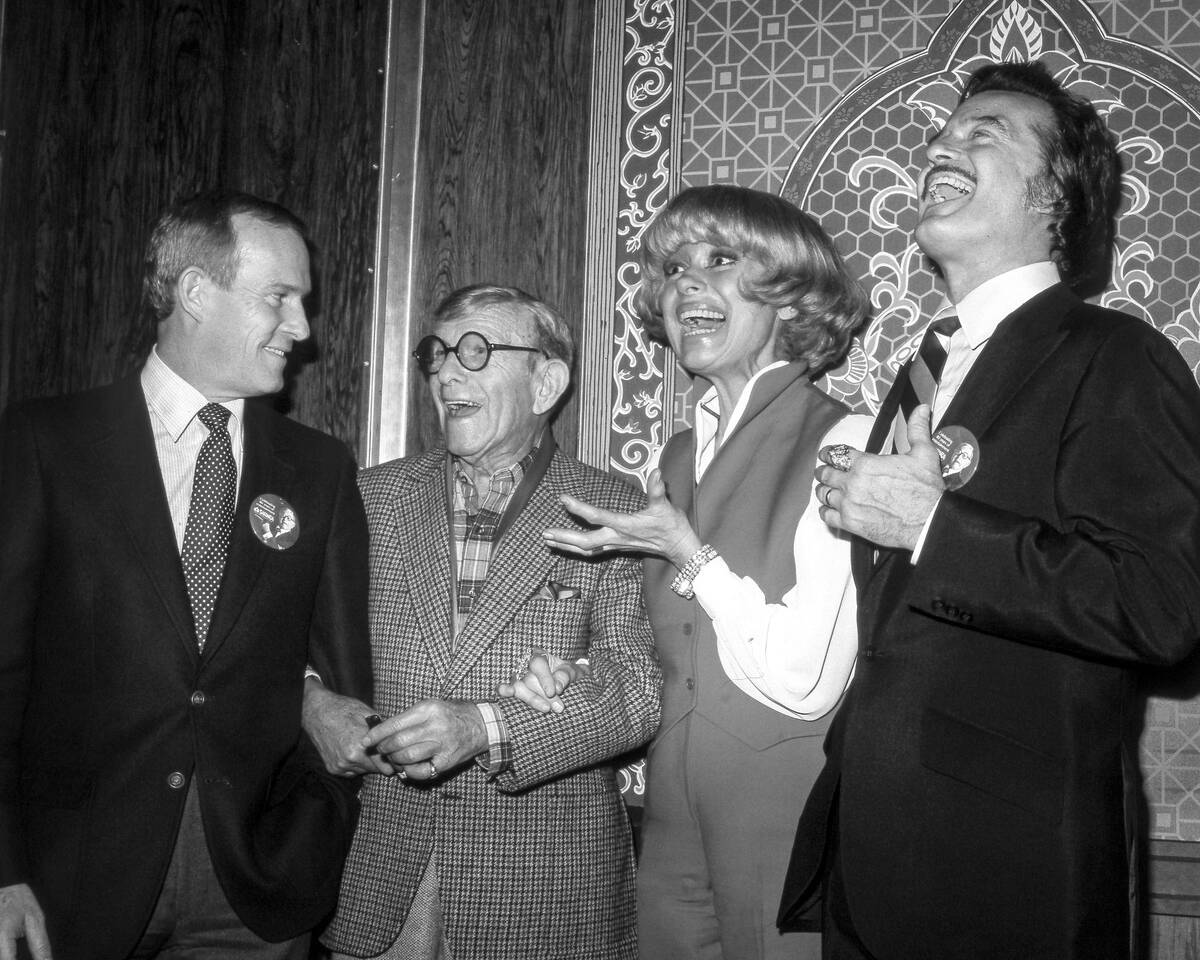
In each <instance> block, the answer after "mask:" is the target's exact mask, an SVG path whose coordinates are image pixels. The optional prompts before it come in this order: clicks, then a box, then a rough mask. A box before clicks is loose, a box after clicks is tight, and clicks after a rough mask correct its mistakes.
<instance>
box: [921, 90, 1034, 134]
mask: <svg viewBox="0 0 1200 960" xmlns="http://www.w3.org/2000/svg"><path fill="white" fill-rule="evenodd" d="M1054 122H1055V119H1054V111H1053V110H1052V109H1051V108H1050V105H1049V104H1048V103H1046V102H1045V101H1043V100H1039V99H1038V98H1037V97H1034V96H1031V95H1029V94H1028V93H1017V92H1015V91H1011V90H984V91H982V92H981V93H977V94H975V95H974V96H972V97H970V98H968V99H966V100H964V101H963V102H962V103H960V104H959V105H958V106H957V107H955V108H954V112H953V113H952V114H951V115H950V119H949V120H948V121H947V122H946V126H945V127H944V128H943V129H949V128H954V127H963V126H978V125H985V126H989V127H995V128H996V130H997V131H998V132H1000V133H1004V134H1007V135H1009V136H1011V137H1016V138H1019V137H1022V136H1036V137H1038V138H1039V139H1040V137H1041V134H1042V131H1043V130H1049V129H1052V128H1053V126H1054Z"/></svg>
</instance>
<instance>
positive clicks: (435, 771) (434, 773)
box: [425, 758, 438, 780]
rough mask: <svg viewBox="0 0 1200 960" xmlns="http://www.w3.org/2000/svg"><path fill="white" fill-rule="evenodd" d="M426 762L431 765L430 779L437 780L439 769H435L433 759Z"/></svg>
mask: <svg viewBox="0 0 1200 960" xmlns="http://www.w3.org/2000/svg"><path fill="white" fill-rule="evenodd" d="M425 762H426V763H428V764H429V779H430V780H436V779H437V775H438V773H437V767H435V766H434V764H433V759H432V758H430V759H429V760H426V761H425Z"/></svg>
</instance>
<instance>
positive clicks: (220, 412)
mask: <svg viewBox="0 0 1200 960" xmlns="http://www.w3.org/2000/svg"><path fill="white" fill-rule="evenodd" d="M196 418H197V419H198V420H199V421H200V422H201V423H202V424H204V425H205V426H206V427H208V432H209V433H215V432H216V431H217V430H218V429H221V430H224V429H225V426H226V424H228V423H229V410H228V409H226V408H225V407H223V406H221V405H220V404H219V403H206V404H205V405H204V406H203V407H201V408H200V412H199V413H197V414H196Z"/></svg>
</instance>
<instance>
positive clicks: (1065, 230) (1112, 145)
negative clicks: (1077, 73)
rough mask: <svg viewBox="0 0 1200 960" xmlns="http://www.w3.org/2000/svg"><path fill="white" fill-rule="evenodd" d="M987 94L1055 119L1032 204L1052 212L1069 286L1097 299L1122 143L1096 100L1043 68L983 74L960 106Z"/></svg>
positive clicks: (993, 68) (1045, 137)
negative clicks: (1018, 99) (1024, 103)
mask: <svg viewBox="0 0 1200 960" xmlns="http://www.w3.org/2000/svg"><path fill="white" fill-rule="evenodd" d="M989 91H996V92H1003V93H1023V94H1025V95H1026V96H1030V97H1034V98H1036V99H1038V100H1041V101H1042V102H1043V103H1045V104H1046V105H1047V106H1048V107H1049V108H1050V109H1051V111H1053V114H1054V124H1053V126H1046V125H1044V124H1042V125H1040V126H1039V128H1038V133H1039V135H1040V138H1041V143H1042V159H1043V160H1044V162H1045V164H1046V169H1045V172H1044V174H1043V177H1044V179H1043V182H1042V183H1040V184H1035V185H1034V189H1035V193H1034V197H1033V198H1034V199H1035V200H1037V201H1039V202H1047V203H1048V204H1049V206H1050V210H1051V214H1052V216H1053V225H1052V226H1051V231H1050V234H1051V237H1050V252H1051V256H1052V257H1053V259H1054V262H1055V263H1056V264H1057V265H1058V272H1059V275H1060V276H1061V277H1062V279H1063V282H1064V283H1065V284H1067V286H1069V287H1071V288H1072V289H1073V290H1074V291H1075V292H1076V293H1078V294H1079V295H1080V296H1084V297H1087V296H1092V295H1093V294H1097V293H1099V292H1100V291H1102V290H1103V289H1104V288H1105V287H1106V286H1107V285H1108V281H1109V278H1110V276H1111V274H1112V258H1113V244H1114V240H1115V238H1116V218H1117V210H1118V209H1119V207H1120V205H1121V158H1120V156H1119V155H1118V153H1117V147H1116V138H1115V137H1114V136H1113V135H1112V134H1111V133H1110V132H1109V130H1108V127H1107V126H1105V123H1104V121H1103V120H1102V119H1101V117H1100V114H1099V113H1097V111H1096V108H1095V107H1094V106H1092V103H1091V101H1090V100H1087V99H1085V98H1084V97H1081V96H1078V95H1077V94H1073V93H1071V92H1070V91H1068V90H1066V89H1065V88H1064V87H1063V86H1062V84H1060V83H1059V82H1058V81H1057V80H1055V79H1054V77H1052V76H1051V75H1050V71H1049V70H1047V69H1046V67H1045V66H1044V65H1043V64H1041V63H1039V62H1037V61H1032V62H1028V63H992V64H988V65H987V66H984V67H980V68H979V69H978V70H976V71H975V72H974V73H973V74H972V75H971V77H970V79H968V80H967V83H966V86H965V87H963V92H962V96H961V98H960V99H959V103H962V102H963V101H966V100H969V99H970V98H971V97H973V96H976V95H977V94H980V93H986V92H989Z"/></svg>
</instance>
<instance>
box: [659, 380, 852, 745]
mask: <svg viewBox="0 0 1200 960" xmlns="http://www.w3.org/2000/svg"><path fill="white" fill-rule="evenodd" d="M847 412H848V411H847V409H846V407H845V406H843V405H842V404H841V403H839V402H838V401H836V400H834V399H832V398H831V397H828V396H826V395H825V394H824V393H822V392H821V391H820V390H818V389H817V388H816V387H814V386H813V385H812V384H811V383H810V382H809V380H808V376H807V372H806V370H805V367H804V365H803V364H798V363H789V364H788V365H787V366H786V367H779V368H777V369H775V370H771V371H768V372H767V373H765V374H763V376H762V377H761V378H760V379H759V380H758V381H757V382H756V383H755V384H754V387H753V393H752V394H751V397H750V401H749V404H748V405H747V407H746V412H745V416H743V417H742V420H741V422H740V423H739V424H738V425H737V427H736V429H735V430H734V432H733V434H732V435H731V436H729V437H727V438H726V440H725V442H724V444H722V446H721V449H720V450H719V451H717V455H716V456H715V457H714V458H713V461H712V463H711V464H710V465H709V467H708V469H707V470H706V471H705V473H704V479H703V480H702V481H701V482H700V484H699V485H697V484H696V483H695V479H694V470H693V464H694V463H695V452H694V443H695V431H693V430H686V431H683V432H682V433H679V434H676V435H675V436H674V437H672V438H671V440H670V441H669V442H668V443H667V446H666V448H665V449H664V450H663V455H662V461H661V464H660V468H661V469H662V474H663V479H664V480H665V481H666V484H667V493H668V495H669V496H670V498H671V502H672V503H673V504H675V506H677V507H678V508H679V509H680V510H683V511H684V512H685V513H686V514H687V515H688V519H689V520H691V523H692V527H693V528H694V529H695V531H696V533H697V535H698V536H699V537H700V540H701V542H702V543H711V544H712V545H713V546H714V547H716V549H717V551H718V552H719V553H720V554H721V556H722V557H723V558H724V559H725V562H726V563H728V564H729V568H730V569H731V570H732V571H733V572H734V573H735V574H737V575H738V576H743V577H745V576H749V577H752V578H753V579H754V581H755V582H756V583H757V584H758V585H759V587H761V588H762V591H763V594H764V595H765V596H766V598H767V601H768V602H770V603H777V602H779V600H780V599H782V597H783V595H784V593H786V592H787V591H788V590H789V589H791V587H792V586H793V585H794V584H795V582H796V563H795V560H794V558H793V556H792V548H793V543H794V541H795V537H796V524H797V523H799V522H800V516H801V514H802V513H804V510H805V508H806V507H807V506H808V502H809V498H810V496H811V495H812V481H813V469H814V466H815V464H816V457H817V445H818V444H819V443H820V441H821V438H822V437H824V436H825V434H826V433H827V432H828V431H829V429H830V428H831V427H832V426H833V425H834V424H835V423H837V422H838V421H839V420H840V419H842V417H844V416H845V415H846V413H847ZM644 569H645V572H644V574H643V577H644V583H645V594H646V606H647V608H648V609H649V612H650V623H651V625H652V626H653V628H654V641H655V644H656V646H657V647H658V655H659V658H660V659H661V660H662V664H663V672H664V678H663V692H662V723H661V724H660V725H659V735H660V736H661V735H662V734H663V733H666V731H667V730H669V729H670V728H671V727H672V726H673V725H674V724H676V723H678V722H679V721H680V720H682V719H683V718H684V717H685V716H687V714H688V713H690V712H691V711H692V710H695V711H696V712H697V713H698V714H700V715H701V716H703V717H706V718H707V719H709V720H711V721H712V722H713V723H715V724H717V726H719V727H720V728H721V729H723V730H725V731H726V732H728V733H730V734H731V735H733V736H735V737H737V738H738V739H739V740H741V741H742V742H743V743H745V744H746V745H747V746H749V747H752V748H754V749H756V750H762V749H765V748H766V747H769V746H772V745H773V744H776V743H779V742H780V741H782V740H787V739H790V738H792V737H818V736H824V735H825V731H826V729H827V728H828V726H829V717H828V716H826V717H824V718H822V719H821V720H817V721H812V722H810V721H806V720H797V719H793V718H791V717H787V716H784V715H783V714H782V713H779V712H778V711H775V710H772V709H771V708H770V707H767V706H765V705H764V704H761V703H759V702H758V701H757V700H755V699H753V698H752V697H750V696H749V695H747V694H745V693H743V692H742V691H741V690H739V689H738V688H737V687H736V686H735V685H734V683H733V682H732V681H731V680H730V679H729V678H728V677H727V676H726V675H725V671H724V670H723V669H722V668H721V660H720V656H719V655H718V653H717V638H716V631H715V630H714V629H713V625H712V621H711V620H709V618H708V615H707V614H706V613H705V612H704V608H703V607H701V606H700V603H699V602H698V601H696V600H683V599H682V598H680V597H678V596H676V595H675V594H674V593H673V592H672V591H671V589H670V583H671V580H672V579H673V578H674V576H675V573H676V570H675V567H674V565H672V564H671V563H670V562H668V561H666V560H663V559H661V558H657V557H655V558H652V559H648V560H647V561H646V563H645V568H644Z"/></svg>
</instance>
